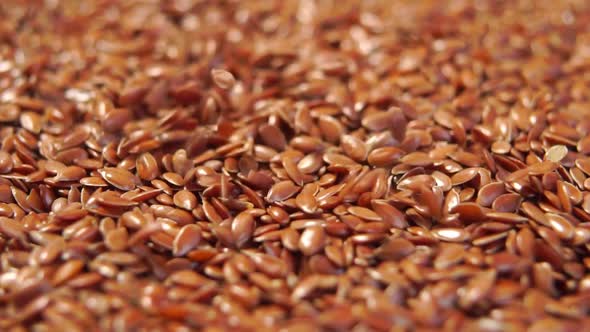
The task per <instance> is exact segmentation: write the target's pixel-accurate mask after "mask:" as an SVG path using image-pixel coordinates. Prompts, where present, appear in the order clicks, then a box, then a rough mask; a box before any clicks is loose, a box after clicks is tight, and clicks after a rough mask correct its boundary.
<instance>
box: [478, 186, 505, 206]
mask: <svg viewBox="0 0 590 332" xmlns="http://www.w3.org/2000/svg"><path fill="white" fill-rule="evenodd" d="M505 192H506V189H505V185H504V183H502V182H492V183H488V184H487V185H485V186H483V187H481V189H479V192H478V193H477V199H476V201H475V202H476V203H477V204H479V205H481V206H485V207H491V206H492V204H493V203H494V202H495V201H496V199H497V198H498V197H499V196H500V195H502V194H504V193H505Z"/></svg>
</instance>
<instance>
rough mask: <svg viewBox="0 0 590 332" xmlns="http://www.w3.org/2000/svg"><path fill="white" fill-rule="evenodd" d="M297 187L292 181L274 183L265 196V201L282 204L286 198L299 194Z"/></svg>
mask: <svg viewBox="0 0 590 332" xmlns="http://www.w3.org/2000/svg"><path fill="white" fill-rule="evenodd" d="M299 189H300V188H299V187H298V186H296V185H295V184H294V183H293V182H292V181H289V180H286V181H281V182H278V183H275V184H274V185H273V186H272V187H271V188H270V190H269V191H268V194H267V196H266V200H267V201H269V202H270V203H274V202H282V201H284V200H286V199H288V198H291V197H293V196H294V195H295V194H296V193H297V192H299Z"/></svg>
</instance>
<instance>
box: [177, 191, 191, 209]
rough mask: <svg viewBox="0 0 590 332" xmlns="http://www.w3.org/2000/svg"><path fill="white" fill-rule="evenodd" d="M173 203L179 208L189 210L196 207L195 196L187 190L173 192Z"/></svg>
mask: <svg viewBox="0 0 590 332" xmlns="http://www.w3.org/2000/svg"><path fill="white" fill-rule="evenodd" d="M173 201H174V205H176V206H178V207H179V208H182V209H185V210H189V211H191V210H192V209H194V208H195V207H197V196H195V194H193V193H192V192H190V191H188V190H181V191H179V192H177V193H176V194H174V198H173Z"/></svg>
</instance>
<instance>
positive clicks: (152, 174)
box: [135, 152, 160, 181]
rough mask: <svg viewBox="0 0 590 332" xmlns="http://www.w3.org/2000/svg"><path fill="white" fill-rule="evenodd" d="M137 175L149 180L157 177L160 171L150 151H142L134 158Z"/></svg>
mask: <svg viewBox="0 0 590 332" xmlns="http://www.w3.org/2000/svg"><path fill="white" fill-rule="evenodd" d="M135 163H136V166H135V167H136V169H137V175H138V176H139V178H140V179H143V180H147V181H151V180H153V179H155V178H156V177H158V175H159V173H160V171H159V168H158V163H157V162H156V158H154V156H152V154H151V153H149V152H145V153H142V154H141V155H140V156H139V157H137V160H136V162H135Z"/></svg>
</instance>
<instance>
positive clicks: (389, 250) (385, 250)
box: [375, 238, 416, 260]
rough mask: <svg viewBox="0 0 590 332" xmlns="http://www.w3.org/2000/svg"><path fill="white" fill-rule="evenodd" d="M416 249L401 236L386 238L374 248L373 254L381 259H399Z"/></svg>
mask: <svg viewBox="0 0 590 332" xmlns="http://www.w3.org/2000/svg"><path fill="white" fill-rule="evenodd" d="M415 250H416V247H415V246H414V244H413V243H412V242H410V241H408V240H406V239H403V238H393V239H387V240H385V242H384V243H383V244H382V245H381V246H380V247H379V248H377V249H376V250H375V255H376V256H377V257H379V258H380V259H383V260H400V259H402V258H404V257H406V256H408V255H410V254H411V253H413V252H414V251H415Z"/></svg>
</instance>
